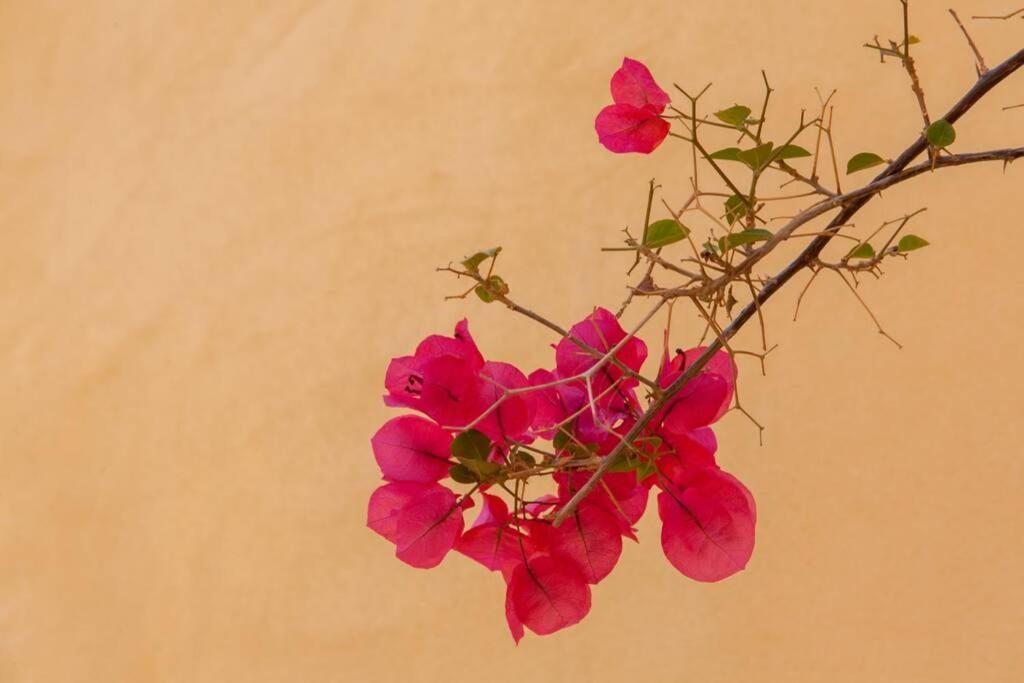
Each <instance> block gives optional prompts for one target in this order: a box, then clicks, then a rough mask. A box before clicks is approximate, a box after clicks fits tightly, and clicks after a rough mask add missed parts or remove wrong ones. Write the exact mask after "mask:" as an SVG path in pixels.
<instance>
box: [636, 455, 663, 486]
mask: <svg viewBox="0 0 1024 683" xmlns="http://www.w3.org/2000/svg"><path fill="white" fill-rule="evenodd" d="M657 471H658V468H657V466H656V465H655V464H654V462H653V461H651V460H641V461H640V462H639V463H637V466H636V481H637V483H640V482H642V481H643V480H644V479H646V478H647V477H650V476H652V475H653V474H654V473H656V472H657Z"/></svg>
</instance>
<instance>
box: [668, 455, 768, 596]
mask: <svg viewBox="0 0 1024 683" xmlns="http://www.w3.org/2000/svg"><path fill="white" fill-rule="evenodd" d="M658 514H659V515H660V517H661V521H662V525H663V526H662V530H661V547H662V550H664V552H665V557H667V558H668V561H669V562H671V563H672V566H673V567H675V568H676V569H678V570H679V571H680V572H681V573H683V574H684V575H686V576H688V577H690V578H691V579H694V580H696V581H721V580H722V579H724V578H727V577H729V576H732V575H733V574H735V573H736V572H738V571H740V570H742V569H743V568H744V567H746V566H747V561H748V560H749V559H750V556H751V554H752V553H753V551H754V526H755V523H756V521H757V512H756V509H755V507H754V499H753V498H752V497H751V495H750V492H749V491H747V489H746V487H745V486H743V484H741V483H740V482H739V481H738V480H737V479H736V478H735V477H733V476H732V475H730V474H727V473H725V472H723V471H722V470H720V469H717V468H698V469H688V470H685V471H684V472H683V473H681V476H680V479H679V481H677V482H674V484H673V485H668V486H665V487H664V490H663V491H662V492H661V493H659V494H658Z"/></svg>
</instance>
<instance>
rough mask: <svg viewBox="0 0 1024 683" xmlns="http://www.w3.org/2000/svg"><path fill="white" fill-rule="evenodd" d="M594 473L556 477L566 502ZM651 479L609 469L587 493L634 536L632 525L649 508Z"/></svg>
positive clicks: (574, 473) (623, 529) (628, 534)
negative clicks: (645, 479) (643, 481)
mask: <svg viewBox="0 0 1024 683" xmlns="http://www.w3.org/2000/svg"><path fill="white" fill-rule="evenodd" d="M664 457H668V456H664ZM592 474H593V473H592V472H587V471H576V472H572V473H571V474H570V473H565V472H559V473H556V474H555V475H554V480H555V481H556V482H557V483H558V495H559V496H560V497H561V499H562V500H563V501H568V500H569V499H570V498H572V496H573V494H575V493H576V491H578V490H580V489H581V488H582V487H583V485H584V484H586V483H587V480H588V479H590V477H591V475H592ZM651 481H652V480H650V479H648V480H647V483H641V484H638V483H637V481H636V472H609V473H608V474H606V475H604V477H602V478H601V482H600V484H598V486H597V487H595V488H594V490H593V491H592V492H591V493H590V495H589V496H587V501H588V503H590V504H596V505H600V506H602V507H603V508H604V509H605V510H606V511H608V512H609V513H611V515H612V516H613V517H614V518H615V519H616V522H617V523H618V525H619V530H620V533H622V534H623V535H624V536H629V537H631V538H633V535H632V531H631V529H630V527H632V526H633V525H634V524H636V523H637V522H638V521H640V518H641V517H643V514H644V510H646V509H647V498H648V494H649V492H650V487H651ZM563 526H564V525H563ZM634 540H635V538H634Z"/></svg>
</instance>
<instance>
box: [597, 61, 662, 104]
mask: <svg viewBox="0 0 1024 683" xmlns="http://www.w3.org/2000/svg"><path fill="white" fill-rule="evenodd" d="M611 90H612V101H613V102H615V104H631V105H633V106H634V107H645V106H648V105H650V106H651V107H653V108H654V109H655V111H657V112H658V113H659V114H660V113H661V112H663V111H665V107H667V106H668V104H669V103H670V102H671V101H672V100H671V98H669V96H668V93H666V92H665V91H664V90H662V89H661V88H660V87H659V86H658V84H657V83H655V82H654V76H652V75H651V71H650V69H648V68H647V66H646V65H644V64H643V63H642V62H638V61H637V60H635V59H630V58H629V57H625V58H623V60H622V66H621V67H619V69H618V71H616V72H615V73H614V74H612V83H611Z"/></svg>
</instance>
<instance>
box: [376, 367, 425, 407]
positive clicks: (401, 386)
mask: <svg viewBox="0 0 1024 683" xmlns="http://www.w3.org/2000/svg"><path fill="white" fill-rule="evenodd" d="M421 365H422V363H421V362H420V361H419V360H417V359H416V357H415V356H402V357H400V358H392V359H391V362H390V363H389V364H388V369H387V372H386V373H385V375H384V388H385V389H387V391H388V393H387V394H385V396H384V404H385V405H387V406H391V407H393V408H399V407H408V408H415V407H416V405H417V402H418V401H419V393H418V386H417V382H418V381H419V373H420V366H421ZM414 392H415V393H414Z"/></svg>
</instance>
